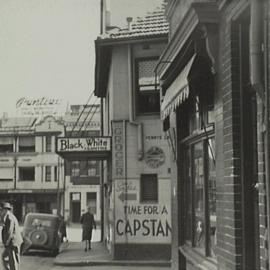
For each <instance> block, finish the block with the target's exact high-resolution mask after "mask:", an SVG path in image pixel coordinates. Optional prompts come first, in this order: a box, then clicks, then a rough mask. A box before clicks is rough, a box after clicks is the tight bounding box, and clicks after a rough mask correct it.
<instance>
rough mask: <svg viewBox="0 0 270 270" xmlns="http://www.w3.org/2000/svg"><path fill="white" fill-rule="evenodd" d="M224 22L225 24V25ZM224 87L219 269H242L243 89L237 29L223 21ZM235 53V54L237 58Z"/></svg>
mask: <svg viewBox="0 0 270 270" xmlns="http://www.w3.org/2000/svg"><path fill="white" fill-rule="evenodd" d="M223 26H224V27H223ZM220 29H223V31H224V33H223V34H222V35H221V36H223V40H222V41H221V43H220V44H221V48H220V49H221V55H222V58H221V63H222V64H221V70H220V73H221V76H220V77H221V78H222V79H221V85H220V87H221V91H222V100H223V134H224V137H223V138H224V144H223V146H224V150H223V153H224V178H223V184H222V183H220V182H219V185H218V186H217V193H218V194H217V206H218V209H219V213H218V230H217V231H218V235H217V239H218V264H219V268H220V269H231V270H233V269H234V270H236V269H242V253H241V252H242V244H243V239H242V218H243V217H242V214H241V207H242V205H241V201H242V194H241V177H240V140H239V138H240V102H239V99H240V92H239V83H238V81H239V79H238V76H239V74H238V70H237V61H238V59H237V50H238V48H237V38H238V37H237V31H236V29H233V27H231V25H230V23H228V22H227V21H226V19H225V20H224V21H223V25H221V28H220ZM234 55H235V58H234Z"/></svg>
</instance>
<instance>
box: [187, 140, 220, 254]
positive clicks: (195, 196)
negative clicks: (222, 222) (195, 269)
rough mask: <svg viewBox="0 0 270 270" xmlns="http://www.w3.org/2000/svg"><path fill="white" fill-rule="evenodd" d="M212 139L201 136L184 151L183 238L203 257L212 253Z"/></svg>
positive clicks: (214, 190) (214, 228) (213, 205)
mask: <svg viewBox="0 0 270 270" xmlns="http://www.w3.org/2000/svg"><path fill="white" fill-rule="evenodd" d="M214 148H215V141H214V139H213V138H211V139H207V138H205V139H203V140H200V141H198V142H196V143H194V144H192V145H189V146H188V147H187V148H186V151H185V166H187V167H186V168H185V174H186V176H185V177H184V178H185V184H184V186H185V211H186V214H185V216H186V218H185V223H186V224H185V226H184V227H185V240H186V241H187V242H188V243H191V245H192V246H193V247H195V248H197V249H198V250H199V251H200V252H201V253H203V254H204V255H206V256H211V257H215V254H216V251H215V250H216V175H215V165H214V155H213V153H214V151H215V149H214Z"/></svg>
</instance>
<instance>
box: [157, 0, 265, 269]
mask: <svg viewBox="0 0 270 270" xmlns="http://www.w3.org/2000/svg"><path fill="white" fill-rule="evenodd" d="M166 15H167V18H168V21H169V24H170V34H169V44H168V46H167V47H166V49H165V50H164V52H163V54H162V57H161V58H160V60H159V63H158V69H157V73H158V75H159V77H160V81H161V96H162V104H161V118H162V120H163V128H164V130H165V131H166V134H167V135H168V136H169V138H170V142H171V156H172V157H171V168H172V190H173V196H172V216H173V220H172V231H173V240H172V264H173V266H172V268H173V269H226V270H227V269H230V270H232V269H234V270H236V269H239V270H240V269H241V270H248V269H250V270H255V269H256V270H257V269H269V248H268V246H269V244H268V243H269V228H268V225H267V224H269V200H270V197H269V162H268V160H269V124H268V122H269V36H270V35H269V34H270V33H269V1H253V0H251V1H242V0H241V1H181V0H171V1H168V4H167V8H166Z"/></svg>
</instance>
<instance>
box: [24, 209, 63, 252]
mask: <svg viewBox="0 0 270 270" xmlns="http://www.w3.org/2000/svg"><path fill="white" fill-rule="evenodd" d="M62 222H63V221H62V219H61V218H60V217H59V216H57V215H52V214H41V213H29V214H27V215H26V217H25V220H24V226H23V231H22V236H23V239H24V242H23V244H22V254H25V253H26V252H28V251H29V250H46V251H50V252H51V254H52V255H53V256H56V255H57V254H58V253H59V247H60V245H61V238H62V235H61V226H62Z"/></svg>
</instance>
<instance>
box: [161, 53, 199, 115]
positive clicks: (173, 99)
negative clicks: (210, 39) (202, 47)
mask: <svg viewBox="0 0 270 270" xmlns="http://www.w3.org/2000/svg"><path fill="white" fill-rule="evenodd" d="M195 57H196V54H195V55H193V56H192V57H191V59H190V60H189V62H188V63H187V65H186V66H185V67H184V69H183V70H182V71H181V73H180V74H179V75H178V76H177V77H176V78H175V80H174V81H173V83H172V84H171V85H170V86H169V87H168V89H167V91H166V94H165V96H164V99H163V102H162V104H161V119H162V120H164V119H165V118H166V117H167V116H168V115H170V113H171V112H172V111H174V110H175V109H176V108H177V107H178V106H179V105H180V104H181V103H182V102H183V101H185V100H186V99H187V98H188V96H189V82H188V75H189V73H190V70H191V68H192V65H193V62H194V60H195Z"/></svg>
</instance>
